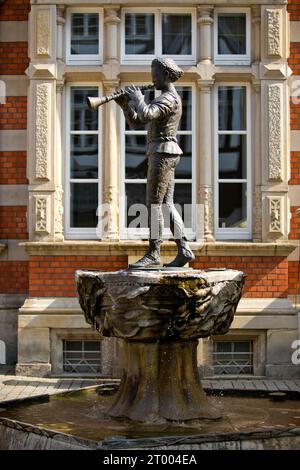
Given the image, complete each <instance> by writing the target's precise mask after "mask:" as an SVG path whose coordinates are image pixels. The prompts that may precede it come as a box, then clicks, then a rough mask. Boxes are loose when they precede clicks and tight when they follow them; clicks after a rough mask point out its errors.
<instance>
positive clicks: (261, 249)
mask: <svg viewBox="0 0 300 470" xmlns="http://www.w3.org/2000/svg"><path fill="white" fill-rule="evenodd" d="M20 245H21V246H23V247H24V249H25V251H26V252H27V253H28V254H29V255H31V256H49V255H52V256H59V255H74V256H77V255H90V256H92V255H100V256H101V255H120V256H122V255H124V256H127V255H140V254H143V253H145V251H146V249H147V247H148V242H146V241H138V240H133V241H120V242H107V241H77V240H73V241H70V240H69V241H64V242H22V243H20ZM190 246H191V248H192V250H193V251H194V253H195V255H197V256H278V257H286V256H288V255H289V254H290V253H291V252H292V251H294V250H295V249H296V247H297V245H296V244H293V243H288V242H286V243H251V242H215V243H205V244H201V243H198V242H191V243H190ZM175 253H176V246H175V243H172V242H170V241H168V242H164V244H163V248H162V254H163V255H173V254H175Z"/></svg>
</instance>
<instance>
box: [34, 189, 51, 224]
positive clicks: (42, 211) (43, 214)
mask: <svg viewBox="0 0 300 470" xmlns="http://www.w3.org/2000/svg"><path fill="white" fill-rule="evenodd" d="M48 199H49V196H35V232H37V233H39V232H42V233H49V228H48V216H47V212H48Z"/></svg>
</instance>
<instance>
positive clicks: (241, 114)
mask: <svg viewBox="0 0 300 470" xmlns="http://www.w3.org/2000/svg"><path fill="white" fill-rule="evenodd" d="M218 106H219V130H226V131H231V130H245V129H246V87H244V86H220V87H219V88H218Z"/></svg>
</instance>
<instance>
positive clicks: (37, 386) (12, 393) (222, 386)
mask: <svg viewBox="0 0 300 470" xmlns="http://www.w3.org/2000/svg"><path fill="white" fill-rule="evenodd" d="M109 381H110V382H111V379H109ZM99 383H103V379H101V378H82V377H79V378H74V377H70V378H67V377H63V378H40V377H21V376H16V375H15V373H14V368H13V367H10V366H0V403H2V404H3V403H5V402H7V401H10V400H15V399H23V398H28V397H34V396H41V395H52V394H55V393H62V392H66V391H68V390H80V389H83V388H85V387H90V386H93V385H98V384H99ZM202 384H203V387H204V388H205V389H206V390H213V391H222V390H226V391H228V390H236V391H238V390H243V391H245V390H247V391H258V390H259V391H264V392H278V391H281V392H287V391H292V392H299V393H300V379H295V380H284V379H281V380H274V379H272V380H271V379H266V378H244V379H243V378H241V377H239V378H238V379H236V378H226V379H223V378H215V377H213V378H208V379H203V380H202Z"/></svg>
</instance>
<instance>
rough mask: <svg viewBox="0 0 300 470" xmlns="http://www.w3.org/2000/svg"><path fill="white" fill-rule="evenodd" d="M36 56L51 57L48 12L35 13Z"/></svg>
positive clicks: (39, 11)
mask: <svg viewBox="0 0 300 470" xmlns="http://www.w3.org/2000/svg"><path fill="white" fill-rule="evenodd" d="M36 55H37V56H48V57H50V55H51V25H50V11H49V10H38V11H37V13H36Z"/></svg>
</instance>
